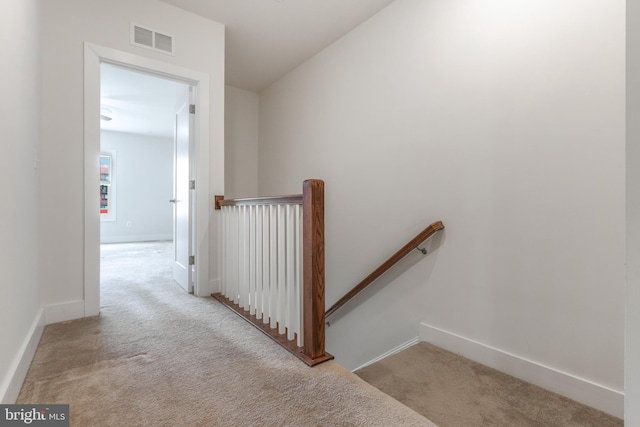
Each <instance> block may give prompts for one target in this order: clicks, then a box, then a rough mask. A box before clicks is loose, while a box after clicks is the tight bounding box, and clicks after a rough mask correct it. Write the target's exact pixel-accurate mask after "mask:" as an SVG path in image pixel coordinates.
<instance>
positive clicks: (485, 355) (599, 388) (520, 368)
mask: <svg viewBox="0 0 640 427" xmlns="http://www.w3.org/2000/svg"><path fill="white" fill-rule="evenodd" d="M419 331H420V340H421V341H426V342H428V343H431V344H433V345H436V346H438V347H441V348H443V349H445V350H448V351H451V352H453V353H456V354H459V355H461V356H464V357H466V358H468V359H471V360H473V361H475V362H478V363H481V364H483V365H485V366H489V367H490V368H494V369H497V370H499V371H501V372H504V373H506V374H509V375H512V376H514V377H516V378H520V379H521V380H524V381H527V382H529V383H531V384H535V385H537V386H540V387H542V388H544V389H547V390H550V391H552V392H555V393H558V394H561V395H563V396H566V397H568V398H570V399H573V400H576V401H578V402H580V403H583V404H585V405H588V406H591V407H593V408H596V409H599V410H601V411H604V412H606V413H608V414H611V415H614V416H616V417H619V418H622V417H623V416H624V392H623V391H619V390H613V389H611V388H609V387H606V386H603V385H601V384H596V383H594V382H592V381H589V380H587V379H584V378H579V377H576V376H575V375H572V374H569V373H566V372H562V371H559V370H557V369H554V368H551V367H549V366H545V365H542V364H540V363H537V362H534V361H532V360H528V359H525V358H523V357H521V356H517V355H515V354H511V353H507V352H505V351H502V350H500V349H497V348H494V347H491V346H488V345H486V344H482V343H480V342H477V341H474V340H472V339H469V338H466V337H463V336H460V335H457V334H455V333H453V332H449V331H445V330H443V329H440V328H437V327H435V326H430V325H427V324H425V323H421V324H420V326H419Z"/></svg>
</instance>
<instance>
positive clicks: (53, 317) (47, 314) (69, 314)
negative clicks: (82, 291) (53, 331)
mask: <svg viewBox="0 0 640 427" xmlns="http://www.w3.org/2000/svg"><path fill="white" fill-rule="evenodd" d="M84 305H85V301H82V300H78V301H69V302H63V303H59V304H50V305H47V306H46V307H45V308H44V321H45V324H47V325H51V324H52V323H60V322H66V321H67V320H74V319H80V318H82V317H85V312H84Z"/></svg>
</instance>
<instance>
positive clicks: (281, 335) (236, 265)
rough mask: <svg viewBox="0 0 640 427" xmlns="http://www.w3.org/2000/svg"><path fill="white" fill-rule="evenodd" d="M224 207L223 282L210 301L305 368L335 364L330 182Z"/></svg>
mask: <svg viewBox="0 0 640 427" xmlns="http://www.w3.org/2000/svg"><path fill="white" fill-rule="evenodd" d="M218 205H219V206H220V208H221V210H222V250H221V254H222V260H221V261H222V274H221V276H222V277H221V291H220V292H219V293H215V294H212V297H214V298H216V299H217V300H218V301H220V302H221V303H223V304H224V305H226V306H227V307H229V308H231V309H232V310H233V311H235V312H236V313H237V314H239V315H240V316H241V317H243V318H244V319H245V320H247V321H248V322H249V323H251V324H253V325H254V326H256V327H257V328H258V329H259V330H260V331H262V332H263V333H265V334H266V335H267V336H269V337H270V338H272V339H273V340H274V341H275V342H277V343H278V344H280V345H281V346H283V347H284V348H285V349H287V350H288V351H289V352H291V353H292V354H294V355H295V356H297V357H298V358H299V359H300V360H302V361H303V362H305V363H306V364H307V365H309V366H314V365H317V364H319V363H322V362H324V361H327V360H330V359H333V356H331V355H330V354H328V353H327V352H326V351H325V331H324V328H325V323H324V295H325V292H324V291H325V290H324V286H325V282H324V182H323V181H321V180H307V181H304V183H303V192H302V194H299V195H291V196H275V197H263V198H251V199H230V200H220V199H219V198H216V206H218Z"/></svg>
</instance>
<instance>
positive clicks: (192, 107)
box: [189, 104, 196, 114]
mask: <svg viewBox="0 0 640 427" xmlns="http://www.w3.org/2000/svg"><path fill="white" fill-rule="evenodd" d="M195 113H196V104H189V114H195Z"/></svg>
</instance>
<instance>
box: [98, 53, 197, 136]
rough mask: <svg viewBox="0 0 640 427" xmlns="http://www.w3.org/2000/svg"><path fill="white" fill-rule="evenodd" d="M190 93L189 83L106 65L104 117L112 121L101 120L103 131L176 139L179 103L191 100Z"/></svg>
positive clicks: (102, 101)
mask: <svg viewBox="0 0 640 427" xmlns="http://www.w3.org/2000/svg"><path fill="white" fill-rule="evenodd" d="M188 90H189V86H188V85H187V84H186V83H182V82H176V81H173V80H167V79H164V78H161V77H156V76H151V75H149V74H144V73H141V72H138V71H133V70H129V69H125V68H121V67H118V66H115V65H111V64H106V63H102V64H101V65H100V104H101V105H100V106H101V114H104V115H106V116H109V117H111V118H112V120H111V121H105V120H100V128H101V129H103V130H111V131H115V132H127V133H134V134H142V135H151V136H160V137H166V138H172V137H173V129H174V124H175V120H176V111H177V108H178V107H179V105H178V104H180V102H184V101H185V100H186V99H188V98H186V97H187V95H188ZM104 109H108V110H110V111H104Z"/></svg>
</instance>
